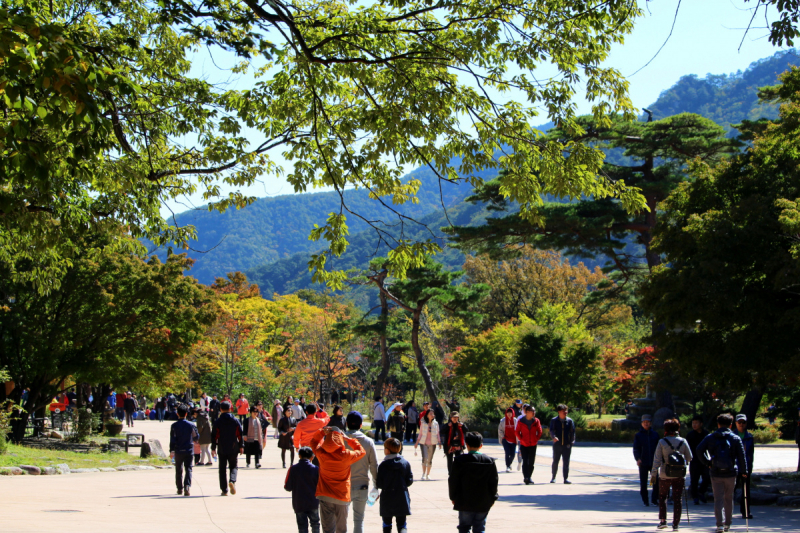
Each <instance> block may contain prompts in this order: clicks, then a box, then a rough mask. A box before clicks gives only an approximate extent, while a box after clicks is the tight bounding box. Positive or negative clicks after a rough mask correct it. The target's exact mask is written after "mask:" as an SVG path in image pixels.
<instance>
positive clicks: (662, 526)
mask: <svg viewBox="0 0 800 533" xmlns="http://www.w3.org/2000/svg"><path fill="white" fill-rule="evenodd" d="M657 529H667V523H666V522H661V523H660V524H658V528H657Z"/></svg>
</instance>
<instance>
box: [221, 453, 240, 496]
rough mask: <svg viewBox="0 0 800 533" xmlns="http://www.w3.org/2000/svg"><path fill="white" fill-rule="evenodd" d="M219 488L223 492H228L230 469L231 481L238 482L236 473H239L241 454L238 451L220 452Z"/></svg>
mask: <svg viewBox="0 0 800 533" xmlns="http://www.w3.org/2000/svg"><path fill="white" fill-rule="evenodd" d="M217 461H219V488H220V490H222V492H228V470H230V482H231V483H236V475H237V474H238V473H239V454H238V453H219V452H217Z"/></svg>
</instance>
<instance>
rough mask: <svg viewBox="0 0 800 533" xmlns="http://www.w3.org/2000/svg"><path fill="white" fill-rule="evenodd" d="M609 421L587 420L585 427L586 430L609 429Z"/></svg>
mask: <svg viewBox="0 0 800 533" xmlns="http://www.w3.org/2000/svg"><path fill="white" fill-rule="evenodd" d="M611 422H612V421H611V420H597V419H594V420H587V422H586V427H587V428H588V429H611Z"/></svg>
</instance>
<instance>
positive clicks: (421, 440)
mask: <svg viewBox="0 0 800 533" xmlns="http://www.w3.org/2000/svg"><path fill="white" fill-rule="evenodd" d="M420 444H421V445H422V479H423V480H426V479H427V480H428V481H430V479H431V465H432V464H433V453H434V452H435V451H436V446H437V445H438V446H439V448H441V447H442V443H441V440H440V439H439V423H438V422H437V421H436V416H435V414H434V412H433V409H428V410H427V411H425V412H423V413H422V418H421V424H420V426H419V435H417V442H415V443H414V455H417V446H418V445H420Z"/></svg>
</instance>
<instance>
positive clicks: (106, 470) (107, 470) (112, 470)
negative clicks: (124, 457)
mask: <svg viewBox="0 0 800 533" xmlns="http://www.w3.org/2000/svg"><path fill="white" fill-rule="evenodd" d="M99 470H100V471H101V472H116V471H117V469H116V468H100V469H99Z"/></svg>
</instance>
